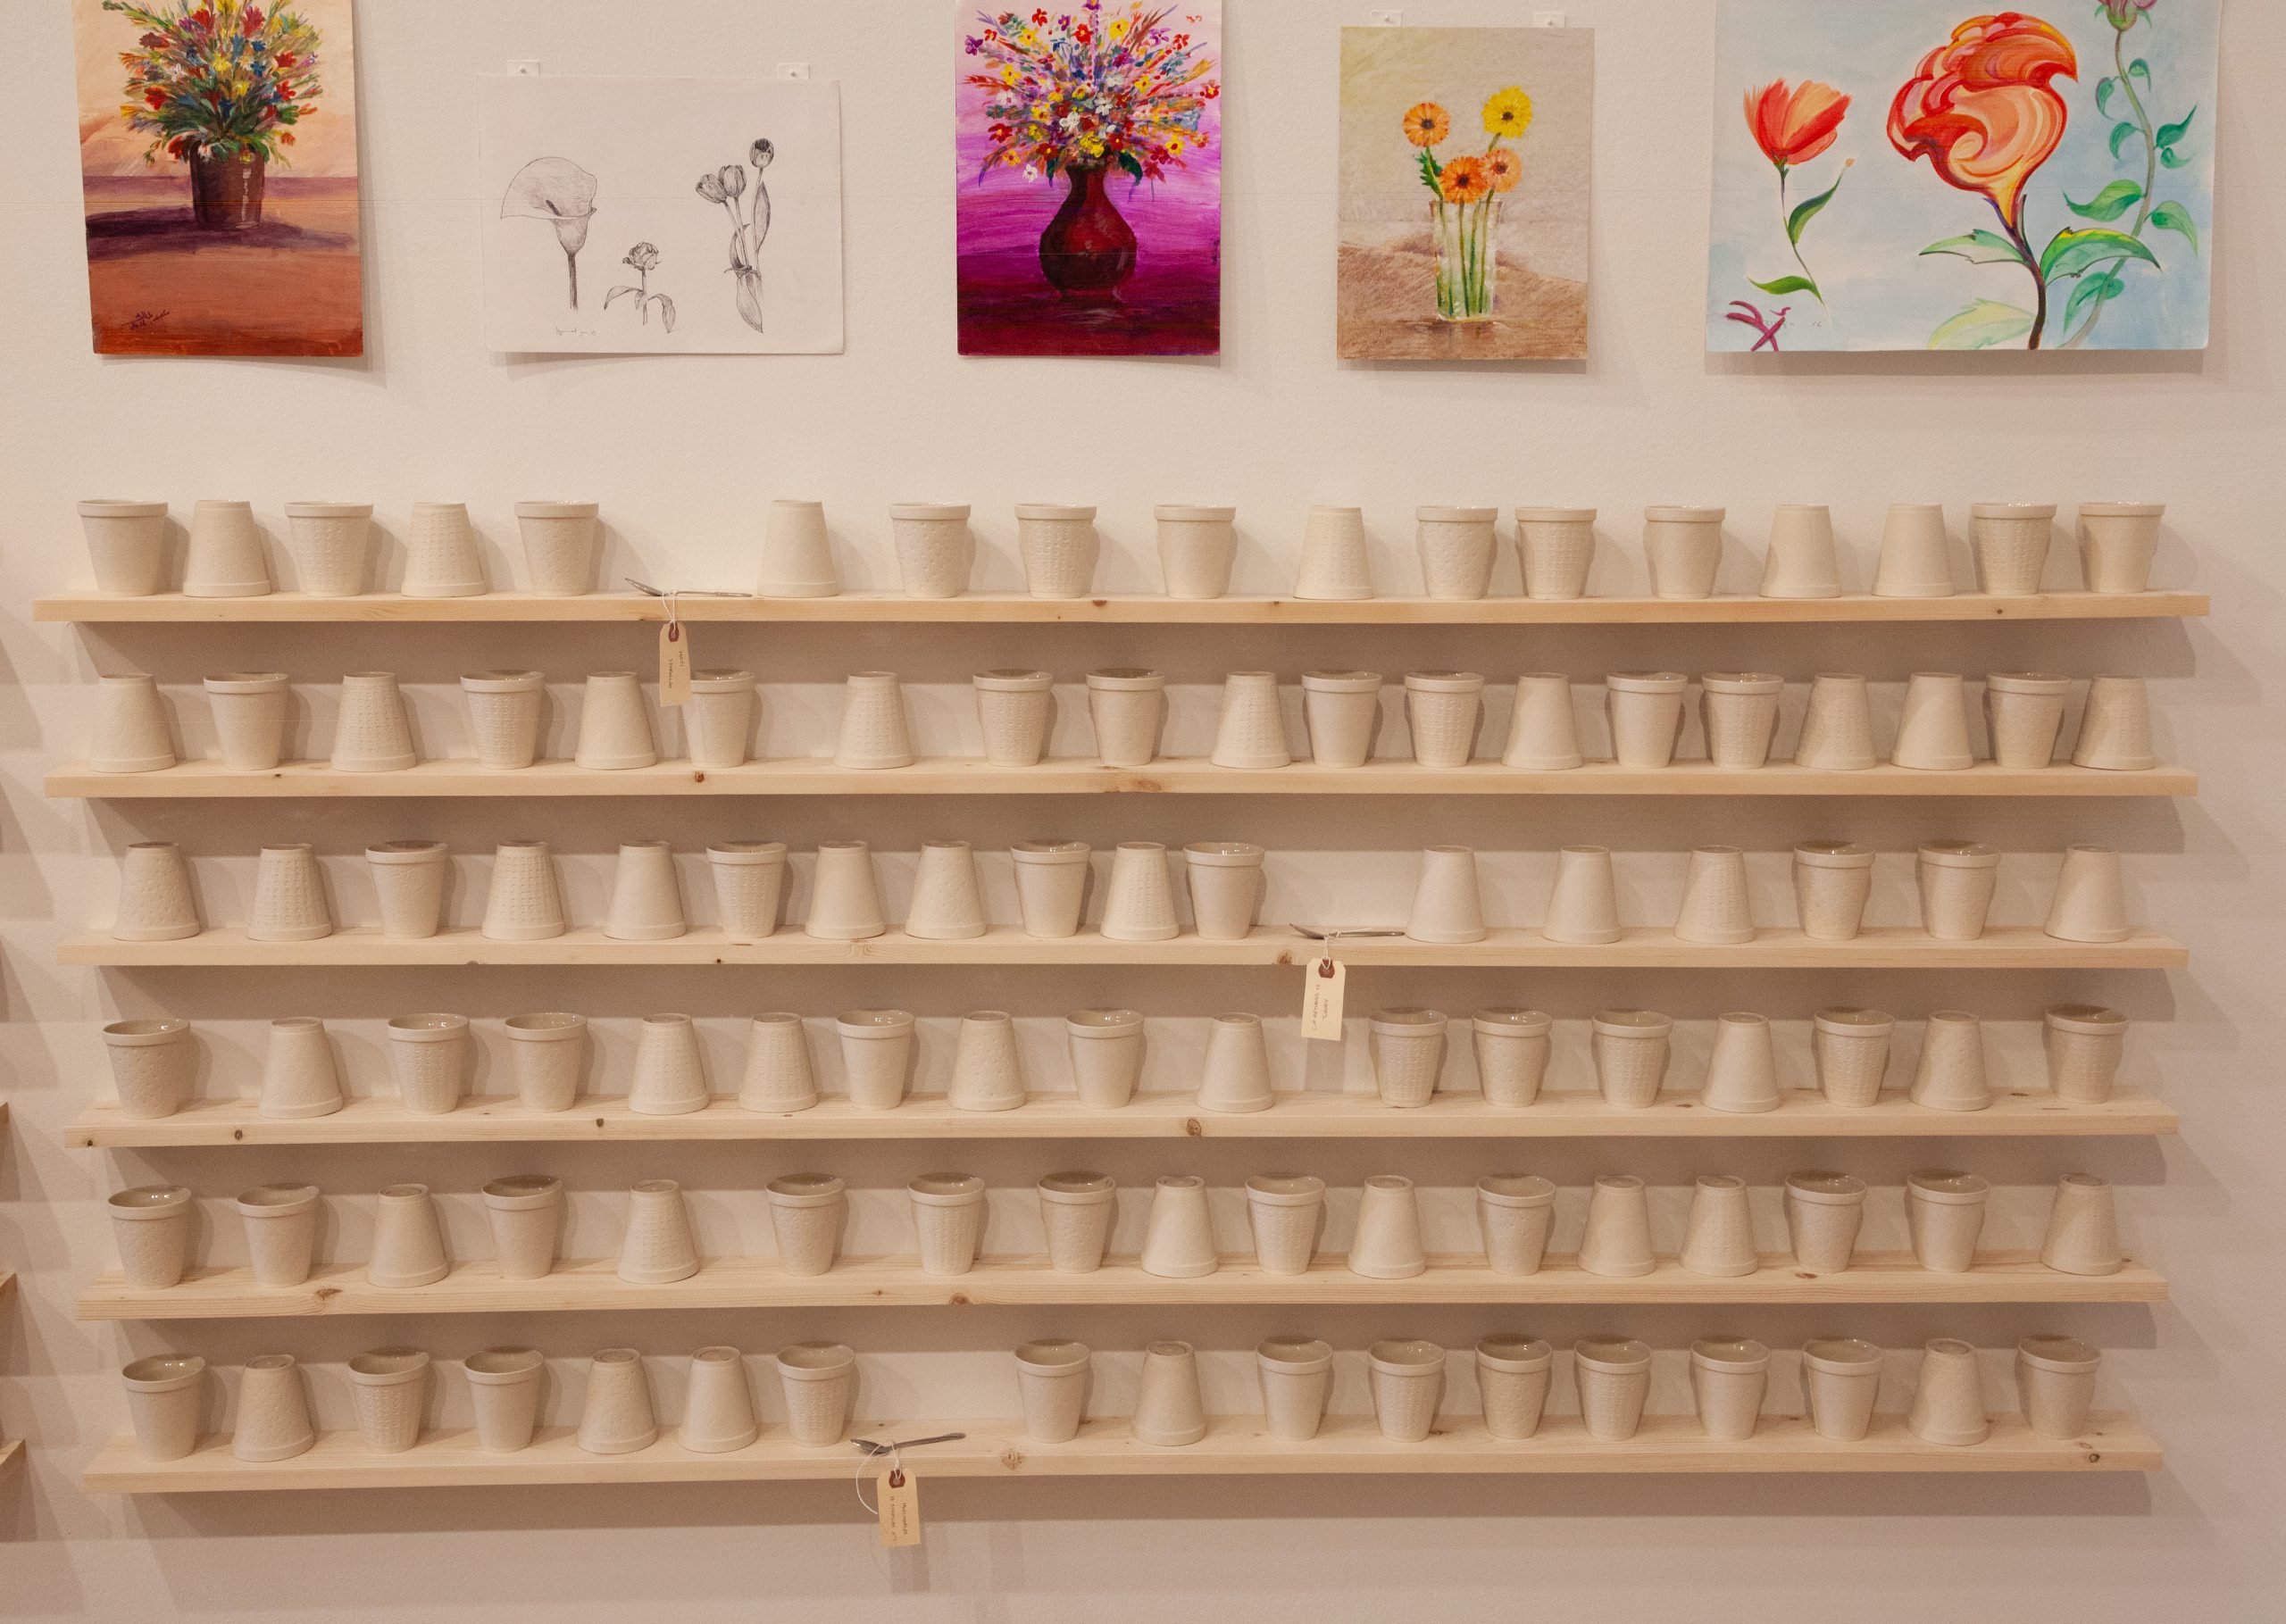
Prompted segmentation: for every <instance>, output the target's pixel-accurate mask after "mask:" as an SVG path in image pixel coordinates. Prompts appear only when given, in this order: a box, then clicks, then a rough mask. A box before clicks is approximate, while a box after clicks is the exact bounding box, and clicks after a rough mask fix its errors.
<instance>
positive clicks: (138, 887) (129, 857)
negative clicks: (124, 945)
mask: <svg viewBox="0 0 2286 1624" xmlns="http://www.w3.org/2000/svg"><path fill="white" fill-rule="evenodd" d="M200 929H201V926H200V924H199V922H198V904H197V900H196V897H195V896H194V895H192V892H191V888H190V865H189V864H188V863H187V862H184V861H183V855H182V848H181V847H180V846H179V845H176V844H175V843H174V842H173V841H171V840H138V841H135V842H133V843H132V844H131V845H129V846H128V848H127V849H126V851H124V852H122V853H121V854H120V859H119V901H118V904H117V905H116V908H115V911H114V912H113V914H112V927H111V934H112V938H113V940H114V941H120V942H177V941H180V940H182V939H183V938H185V937H194V936H196V935H197V934H198V933H199V930H200Z"/></svg>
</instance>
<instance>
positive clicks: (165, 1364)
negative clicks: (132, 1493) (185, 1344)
mask: <svg viewBox="0 0 2286 1624" xmlns="http://www.w3.org/2000/svg"><path fill="white" fill-rule="evenodd" d="M205 1375H206V1362H205V1361H204V1359H202V1358H200V1357H199V1356H198V1355H197V1354H196V1353H154V1354H152V1355H150V1356H149V1357H147V1358H144V1359H138V1360H134V1361H132V1362H129V1364H128V1365H127V1366H126V1368H125V1369H123V1370H121V1372H120V1380H121V1385H123V1386H124V1387H126V1389H127V1419H128V1421H129V1424H130V1425H131V1426H132V1427H133V1428H134V1429H135V1452H136V1453H138V1454H139V1455H141V1456H142V1457H143V1458H144V1459H145V1460H146V1461H179V1460H181V1459H182V1458H183V1457H184V1456H185V1455H188V1453H190V1452H191V1451H192V1450H193V1449H195V1448H196V1447H197V1445H198V1412H199V1388H200V1386H201V1384H202V1382H203V1381H204V1377H205Z"/></svg>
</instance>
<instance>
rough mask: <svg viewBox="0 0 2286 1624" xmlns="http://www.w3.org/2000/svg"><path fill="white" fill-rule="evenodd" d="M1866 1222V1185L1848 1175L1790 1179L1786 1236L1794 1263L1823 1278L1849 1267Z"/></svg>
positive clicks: (1811, 1174)
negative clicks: (1862, 1227) (1791, 1249)
mask: <svg viewBox="0 0 2286 1624" xmlns="http://www.w3.org/2000/svg"><path fill="white" fill-rule="evenodd" d="M1864 1222H1865V1180H1864V1179H1863V1178H1852V1177H1851V1176H1850V1175H1849V1174H1848V1173H1826V1172H1802V1173H1789V1174H1787V1175H1786V1234H1787V1237H1788V1238H1789V1239H1790V1241H1791V1242H1792V1244H1793V1247H1794V1261H1795V1262H1797V1263H1799V1264H1800V1265H1801V1266H1802V1267H1803V1268H1805V1269H1807V1270H1814V1271H1815V1272H1816V1273H1819V1274H1839V1273H1840V1272H1841V1271H1842V1270H1846V1269H1848V1267H1849V1259H1850V1254H1851V1253H1853V1252H1855V1251H1856V1246H1857V1231H1858V1229H1859V1228H1860V1227H1861V1226H1862V1225H1863V1224H1864Z"/></svg>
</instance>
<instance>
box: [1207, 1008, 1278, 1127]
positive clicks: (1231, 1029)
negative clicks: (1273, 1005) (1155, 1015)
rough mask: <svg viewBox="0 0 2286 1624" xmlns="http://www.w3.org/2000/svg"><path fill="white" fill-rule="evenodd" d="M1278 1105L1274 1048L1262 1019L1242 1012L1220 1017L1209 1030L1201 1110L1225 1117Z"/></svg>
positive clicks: (1230, 1012)
mask: <svg viewBox="0 0 2286 1624" xmlns="http://www.w3.org/2000/svg"><path fill="white" fill-rule="evenodd" d="M1275 1103H1277V1100H1276V1095H1275V1094H1274V1093H1273V1091H1272V1087H1271V1080H1270V1044H1269V1039H1268V1038H1267V1037H1266V1036H1265V1035H1264V1031H1263V1026H1262V1017H1261V1016H1259V1015H1253V1014H1248V1013H1247V1012H1245V1011H1242V1010H1231V1011H1225V1012H1223V1013H1222V1014H1219V1015H1216V1016H1215V1017H1214V1019H1213V1020H1212V1021H1211V1022H1210V1023H1209V1024H1208V1026H1207V1029H1206V1063H1205V1064H1204V1065H1202V1066H1201V1067H1200V1068H1199V1072H1198V1108H1199V1109H1200V1110H1201V1111H1212V1112H1220V1113H1222V1114H1225V1115H1229V1114H1245V1113H1249V1112H1256V1111H1268V1110H1269V1109H1270V1108H1271V1106H1272V1105H1273V1104H1275Z"/></svg>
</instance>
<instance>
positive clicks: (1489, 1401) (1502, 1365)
mask: <svg viewBox="0 0 2286 1624" xmlns="http://www.w3.org/2000/svg"><path fill="white" fill-rule="evenodd" d="M1555 1368H1556V1350H1555V1349H1554V1348H1552V1347H1550V1346H1549V1345H1548V1344H1547V1343H1545V1342H1542V1341H1540V1340H1539V1339H1538V1338H1536V1337H1511V1336H1492V1337H1486V1338H1484V1340H1483V1341H1481V1342H1480V1343H1478V1344H1477V1345H1476V1393H1477V1398H1478V1400H1479V1402H1480V1403H1481V1404H1482V1406H1483V1410H1484V1429H1485V1431H1487V1432H1489V1433H1490V1434H1491V1435H1492V1436H1493V1437H1496V1438H1528V1437H1531V1436H1532V1435H1533V1434H1534V1433H1536V1432H1538V1431H1539V1421H1540V1416H1541V1415H1542V1413H1543V1412H1545V1411H1546V1410H1547V1408H1548V1378H1549V1377H1550V1376H1551V1375H1552V1374H1553V1373H1554V1370H1555Z"/></svg>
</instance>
